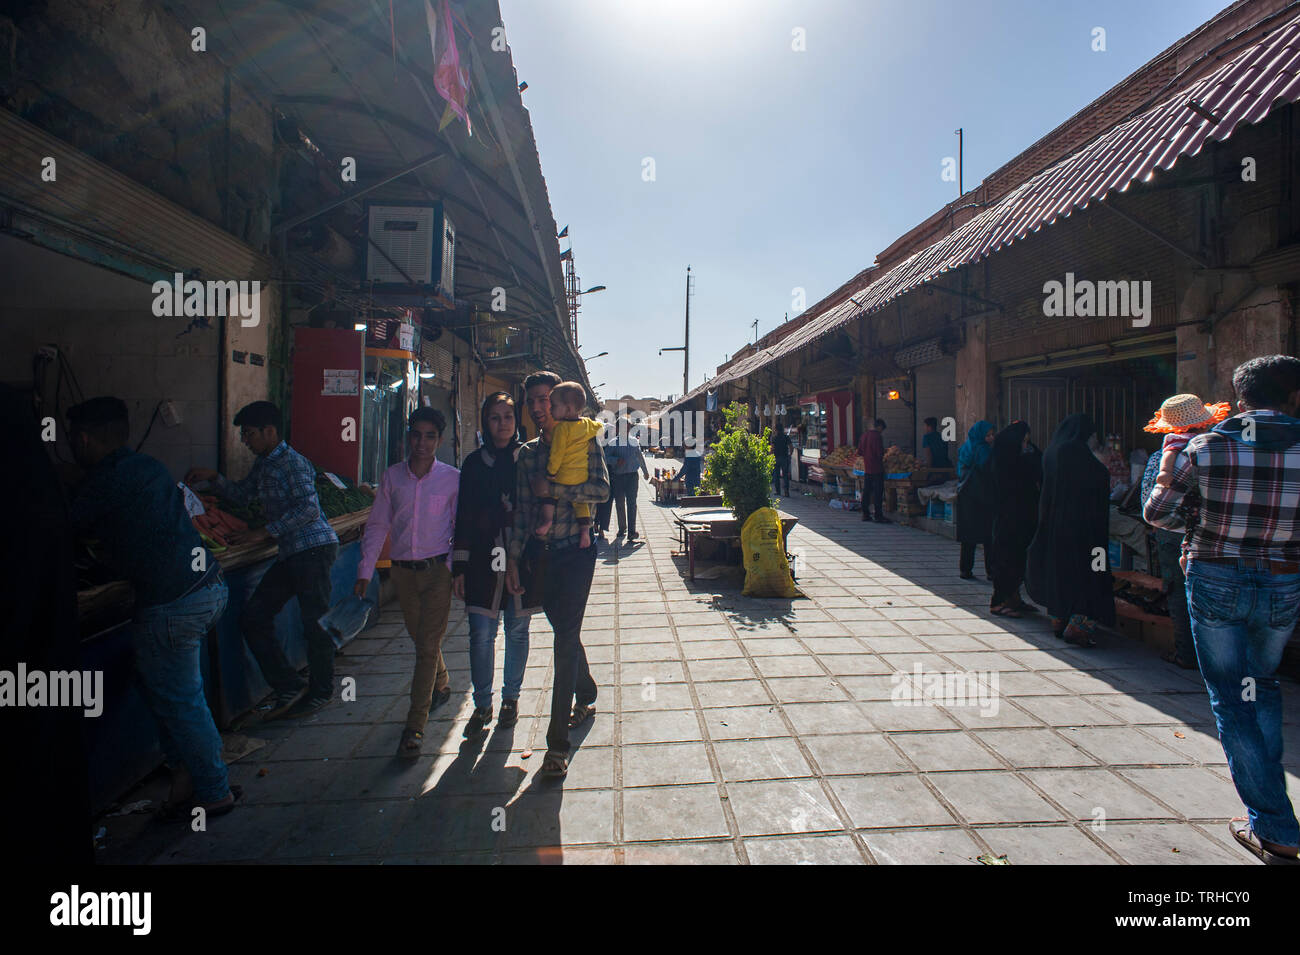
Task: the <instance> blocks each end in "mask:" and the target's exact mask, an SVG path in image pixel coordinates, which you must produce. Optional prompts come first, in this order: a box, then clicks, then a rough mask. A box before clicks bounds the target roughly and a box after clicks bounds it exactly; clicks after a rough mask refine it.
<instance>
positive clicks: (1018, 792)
mask: <svg viewBox="0 0 1300 955" xmlns="http://www.w3.org/2000/svg"><path fill="white" fill-rule="evenodd" d="M930 781H931V782H932V783H934V785H935V786H936V787H938V789H939V791H940V792H941V793H943V796H944V798H945V799H947V800H948V802H950V803H952V805H953V808H955V809H956V810H957V811H958V812H959V813H961V815H962V817H963V818H964V819H965V820H966V821H967V822H969V823H971V824H979V823H989V822H1054V821H1056V820H1059V819H1062V818H1063V817H1062V815H1061V814H1060V813H1059V812H1057V811H1056V810H1055V809H1053V808H1052V806H1051V805H1050V804H1049V803H1048V802H1047V801H1046V800H1045V799H1043V797H1042V796H1040V795H1038V794H1037V793H1036V792H1034V791H1033V790H1032V789H1030V788H1029V786H1028V785H1026V784H1025V783H1023V782H1021V781H1020V780H1019V779H1017V778H1016V777H1015V776H1012V775H1010V774H1009V773H998V772H975V773H932V774H931V775H930Z"/></svg>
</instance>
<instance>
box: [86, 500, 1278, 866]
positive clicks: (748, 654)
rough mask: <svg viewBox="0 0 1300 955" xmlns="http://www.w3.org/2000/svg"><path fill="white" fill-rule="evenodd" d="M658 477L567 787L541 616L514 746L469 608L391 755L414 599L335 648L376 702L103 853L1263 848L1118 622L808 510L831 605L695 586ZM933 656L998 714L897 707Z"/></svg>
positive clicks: (815, 508)
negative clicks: (436, 699) (1001, 589)
mask: <svg viewBox="0 0 1300 955" xmlns="http://www.w3.org/2000/svg"><path fill="white" fill-rule="evenodd" d="M647 490H648V487H647V486H646V485H644V484H643V485H642V502H641V508H640V514H639V517H640V518H641V523H642V525H643V535H644V537H645V539H646V541H647V543H646V544H644V545H638V546H634V547H631V548H628V547H626V546H623V547H621V548H619V549H617V550H615V549H614V548H612V547H611V548H608V549H607V550H605V551H604V552H602V554H601V556H600V560H599V563H598V568H597V572H596V581H595V585H594V587H593V592H592V595H591V600H590V602H589V604H588V610H587V620H586V626H585V627H584V631H583V635H584V643H585V644H586V646H587V652H588V656H589V658H590V660H591V663H592V669H593V673H594V675H595V677H596V680H597V682H598V683H599V684H600V687H601V696H600V700H599V702H598V707H599V712H598V714H597V716H596V719H595V720H594V722H593V723H591V724H589V725H588V727H586V728H585V730H583V731H580V732H579V734H578V735H577V737H576V739H577V740H580V747H579V748H578V749H577V750H576V752H575V754H574V758H573V761H572V765H571V769H570V772H569V775H568V778H567V779H565V780H564V781H563V782H562V783H555V782H548V781H544V780H539V779H537V778H536V771H537V769H538V767H539V765H540V763H541V757H542V754H543V752H544V750H545V738H544V737H545V718H544V714H545V713H546V711H547V708H548V705H549V695H548V693H547V692H546V687H548V686H549V679H550V656H551V654H550V636H551V634H550V629H549V626H548V625H547V623H546V620H545V618H544V617H543V616H540V615H539V616H538V618H537V619H536V620H535V622H534V627H533V650H532V655H531V657H530V665H529V669H528V672H527V676H526V679H525V683H524V687H525V689H524V693H523V696H522V698H521V701H520V706H521V710H520V712H521V718H520V721H519V724H518V726H517V727H515V729H514V730H513V731H504V732H500V731H498V732H491V733H490V734H489V735H487V736H486V737H485V738H483V740H481V741H480V742H479V743H478V744H466V743H465V742H464V741H463V740H462V737H461V730H462V729H463V727H464V725H465V721H466V719H467V718H468V716H469V714H470V712H471V710H472V708H473V705H472V703H471V701H470V698H469V692H468V691H469V671H468V666H469V661H468V653H467V648H466V639H467V637H466V634H467V626H466V623H465V620H464V613H463V610H461V609H459V608H458V609H457V611H455V612H454V615H453V621H454V622H453V625H452V628H451V630H450V633H449V637H448V640H447V649H446V659H447V665H448V667H449V668H450V669H451V674H452V681H453V688H454V691H455V692H454V694H453V697H452V702H451V703H450V704H449V705H448V706H446V707H444V708H443V710H442V711H441V712H438V713H436V714H435V718H434V719H433V720H431V721H430V724H429V727H428V731H427V732H426V742H425V749H426V753H427V755H425V756H424V757H423V758H421V759H420V760H419V761H418V762H417V763H414V764H398V763H397V762H396V761H395V760H394V759H393V758H392V752H393V750H394V748H395V746H396V742H397V737H398V735H399V733H400V731H401V721H402V719H403V717H404V715H405V710H406V695H405V691H406V689H407V688H408V686H409V679H410V670H411V666H412V662H413V659H414V656H413V652H412V649H411V644H410V640H409V638H408V637H407V636H406V635H405V631H404V629H403V627H402V624H401V618H400V615H399V614H398V613H397V611H396V606H395V605H393V606H391V607H389V608H387V609H386V610H385V612H384V614H383V617H382V622H381V623H380V625H379V626H377V627H376V628H374V629H372V630H370V631H368V632H367V633H366V634H365V635H364V636H363V637H362V638H360V639H358V640H357V641H355V642H354V643H353V644H351V645H350V646H349V647H348V648H347V650H346V651H345V655H344V656H343V657H342V658H340V659H339V661H338V668H337V673H338V675H339V676H340V677H346V676H352V677H355V679H356V686H357V702H355V703H342V702H336V703H334V704H332V705H331V706H329V707H328V708H327V709H325V710H323V711H321V712H320V713H318V714H316V715H315V716H314V717H313V718H310V719H308V720H305V721H302V722H301V723H298V724H295V723H293V722H280V723H272V724H269V725H267V726H265V727H257V728H256V729H253V730H251V731H247V732H251V734H252V735H255V736H261V737H264V738H265V739H266V740H268V745H267V746H266V747H265V748H263V749H261V750H259V751H257V752H255V753H253V754H251V755H250V756H248V757H246V758H245V759H243V760H241V761H240V762H238V763H236V764H234V765H233V766H232V770H231V777H232V782H237V783H240V784H242V785H243V786H244V789H245V793H246V797H245V805H243V806H242V807H241V808H240V809H239V810H238V811H236V812H235V813H233V814H232V815H230V816H228V817H225V818H222V819H215V820H212V821H211V822H210V823H209V827H208V831H207V832H206V833H193V832H190V831H189V830H188V829H187V828H185V827H180V828H165V827H161V826H158V825H150V824H148V823H147V822H146V818H147V817H144V816H125V817H116V818H111V819H108V820H105V821H104V824H105V825H106V826H107V827H108V830H109V838H108V840H107V846H106V848H105V849H103V850H101V852H100V855H99V859H100V861H102V862H144V861H152V862H158V863H167V862H228V861H249V862H252V861H263V862H271V861H274V862H330V861H339V862H343V861H347V862H385V863H390V864H391V863H425V862H563V863H566V864H573V863H727V864H734V863H745V862H748V863H791V862H817V863H857V862H877V863H950V864H959V865H970V864H976V861H975V860H976V858H977V857H978V856H980V855H981V854H983V853H992V854H994V855H1003V854H1005V855H1006V856H1007V858H1008V860H1009V861H1010V862H1011V863H1012V864H1034V863H1100V864H1107V863H1169V864H1196V863H1230V864H1232V863H1247V864H1249V863H1252V862H1253V861H1254V860H1253V859H1252V857H1250V856H1249V855H1247V854H1246V853H1245V852H1244V851H1241V850H1239V849H1238V848H1237V847H1236V846H1235V845H1234V844H1233V843H1232V840H1231V837H1230V836H1228V834H1227V832H1226V829H1225V825H1224V823H1225V820H1226V819H1227V818H1228V817H1230V816H1233V815H1237V814H1239V813H1240V812H1241V806H1240V803H1239V801H1238V800H1237V797H1236V794H1235V792H1234V791H1233V788H1232V784H1231V782H1230V779H1229V776H1228V772H1227V766H1226V764H1225V761H1224V757H1223V751H1222V749H1221V748H1220V747H1219V744H1218V741H1217V739H1216V738H1215V734H1214V727H1213V723H1212V721H1211V718H1210V712H1209V707H1208V704H1207V702H1206V697H1205V691H1204V689H1203V687H1202V686H1201V684H1200V683H1199V681H1198V680H1197V679H1196V677H1195V675H1194V674H1192V675H1189V674H1187V673H1185V672H1184V671H1181V670H1178V669H1176V668H1174V667H1173V666H1171V665H1169V664H1166V663H1163V662H1162V661H1161V660H1160V659H1159V658H1158V657H1157V656H1156V655H1155V654H1154V653H1153V652H1152V651H1150V650H1149V649H1147V648H1144V647H1142V646H1139V645H1135V644H1133V643H1131V642H1129V641H1128V640H1126V639H1125V638H1123V637H1120V636H1117V635H1112V636H1109V637H1104V638H1103V640H1102V642H1101V645H1100V646H1098V647H1096V648H1093V649H1089V650H1079V649H1074V648H1070V649H1065V648H1064V645H1063V644H1061V643H1060V641H1058V640H1056V639H1055V638H1054V637H1053V635H1052V634H1051V632H1050V630H1049V629H1048V627H1047V623H1046V621H1045V619H1044V618H1043V617H1042V616H1039V615H1035V616H1031V617H1027V618H1025V619H1024V620H1008V619H1005V618H991V617H990V616H989V614H988V613H987V605H988V598H989V592H990V591H989V586H988V585H987V584H985V583H983V582H966V581H962V580H960V579H958V577H957V575H956V573H955V570H956V560H957V548H956V545H955V544H953V543H952V542H950V541H947V540H944V539H941V538H938V537H935V536H932V535H929V534H926V533H924V532H922V531H919V530H913V529H909V528H903V527H886V526H878V525H874V524H863V523H862V522H861V521H860V520H859V519H858V515H857V514H855V513H850V512H843V511H836V510H831V509H829V508H828V507H826V505H825V504H824V503H820V502H817V501H815V500H813V499H811V498H793V499H787V500H786V501H783V502H782V507H784V508H785V509H787V510H789V511H791V512H792V513H794V514H795V515H797V516H798V517H799V519H800V524H799V526H798V528H797V529H796V530H795V532H794V533H793V534H792V536H791V540H790V547H791V549H792V550H795V551H797V552H798V553H800V555H801V570H800V581H799V583H800V587H801V588H802V590H803V591H804V592H805V593H806V595H807V598H808V599H797V600H793V601H785V600H752V599H746V598H742V597H740V596H739V593H740V587H739V583H738V582H737V581H733V580H727V581H714V582H710V581H704V580H700V581H697V582H696V583H695V584H688V583H687V582H686V581H685V580H684V578H683V573H682V571H683V564H682V562H681V561H680V560H676V559H674V558H672V557H671V556H670V552H671V550H672V548H673V546H674V545H673V540H672V534H671V531H670V526H669V519H668V513H667V510H666V509H660V508H658V507H656V506H655V505H653V504H651V503H649V501H648V500H647V499H646V496H645V492H646V491H647ZM497 652H498V662H497V667H498V670H497V673H498V677H497V689H498V690H499V686H500V682H499V681H500V665H501V662H500V655H501V652H502V650H501V642H500V641H498V650H497ZM918 664H919V665H920V666H921V668H922V671H923V672H927V673H928V672H942V671H949V672H951V671H978V672H981V673H991V672H996V673H997V678H998V689H999V691H1000V693H999V698H998V701H997V702H998V705H997V707H996V712H995V713H993V712H989V710H990V709H992V708H991V707H985V708H982V709H981V708H979V707H974V706H958V705H953V706H938V705H932V704H928V705H919V706H899V705H895V703H894V702H891V694H892V692H893V690H894V688H895V686H896V681H895V680H894V679H893V677H892V675H893V674H895V673H897V672H900V671H901V672H904V673H908V674H911V673H914V671H915V667H916V665H918ZM1284 692H1285V693H1286V697H1287V702H1286V706H1287V712H1288V713H1289V714H1290V717H1289V722H1288V724H1287V726H1286V737H1287V751H1288V753H1289V754H1291V755H1290V757H1289V760H1288V769H1289V770H1290V773H1289V782H1290V786H1291V790H1292V792H1293V793H1300V787H1298V786H1297V784H1296V777H1295V770H1296V767H1297V765H1298V763H1297V761H1296V758H1295V754H1296V753H1298V752H1300V728H1297V725H1296V723H1295V714H1296V713H1297V704H1300V699H1297V696H1298V695H1300V694H1297V692H1296V688H1295V685H1294V684H1293V683H1291V682H1290V681H1286V680H1284ZM529 748H533V750H534V752H533V753H532V755H531V756H530V757H529V758H524V757H523V755H522V754H523V752H524V751H526V750H527V749H529ZM158 786H159V784H158V783H154V784H153V789H152V790H151V791H148V792H145V793H143V794H134V795H132V796H131V798H132V799H139V798H148V797H149V796H150V795H152V796H153V797H154V798H158V796H159V793H158V792H157V789H158Z"/></svg>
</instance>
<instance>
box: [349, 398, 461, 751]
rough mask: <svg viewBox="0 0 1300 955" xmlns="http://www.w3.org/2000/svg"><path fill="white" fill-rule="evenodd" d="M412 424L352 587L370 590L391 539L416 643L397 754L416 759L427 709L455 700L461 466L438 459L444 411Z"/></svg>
mask: <svg viewBox="0 0 1300 955" xmlns="http://www.w3.org/2000/svg"><path fill="white" fill-rule="evenodd" d="M408 427H409V432H408V437H409V439H410V448H411V456H410V457H409V458H408V459H407V460H405V461H403V462H401V463H400V464H394V465H393V466H392V467H390V468H389V469H388V470H386V471H385V472H384V474H383V477H381V478H380V479H379V490H378V491H377V492H376V493H375V503H374V506H373V507H371V509H370V519H369V520H368V521H366V531H365V534H364V535H363V536H362V538H361V563H360V564H358V566H357V583H356V587H355V588H354V591H355V593H356V594H357V595H358V596H364V595H365V593H366V589H367V588H368V587H369V586H370V578H371V577H372V576H373V575H374V572H375V561H377V560H378V559H379V552H380V551H381V550H382V549H383V546H384V541H385V540H386V539H388V540H391V544H390V547H389V556H390V559H391V560H392V562H393V583H394V584H395V585H396V587H397V602H398V603H399V604H401V606H402V616H403V618H405V620H406V630H407V632H408V633H409V634H410V635H411V639H412V640H414V641H415V674H414V676H413V677H412V678H411V707H410V709H409V710H407V713H406V728H405V729H404V730H403V731H402V740H401V742H400V743H399V744H398V746H397V755H398V756H400V757H404V758H412V759H413V758H415V757H416V756H419V755H420V746H421V743H422V741H423V739H424V725H425V723H427V722H428V719H429V711H430V709H436V708H437V707H439V706H441V705H442V704H443V703H445V702H447V700H448V699H450V698H451V687H450V686H449V685H448V677H447V666H446V664H444V663H443V661H442V638H443V635H444V634H445V633H446V631H447V617H448V615H449V614H450V612H451V544H452V537H453V536H454V531H455V526H456V496H457V494H458V493H459V491H460V471H458V470H457V469H456V468H454V467H452V466H451V465H450V464H444V463H443V462H441V461H439V460H437V459H436V458H435V457H434V455H435V454H436V453H437V451H438V445H439V443H440V442H441V441H442V434H443V431H444V430H445V429H446V421H445V420H444V419H443V416H442V413H441V412H439V411H437V410H435V409H433V408H417V409H416V410H415V411H413V412H412V413H411V419H410V422H409V425H408Z"/></svg>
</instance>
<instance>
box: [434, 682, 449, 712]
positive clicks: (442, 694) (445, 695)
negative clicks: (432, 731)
mask: <svg viewBox="0 0 1300 955" xmlns="http://www.w3.org/2000/svg"><path fill="white" fill-rule="evenodd" d="M450 699H451V687H449V686H448V687H444V688H443V689H441V690H434V691H433V700H432V701H431V702H430V704H429V712H430V713H432V712H433V711H434V710H436V709H437V708H438V707H440V706H442V704H444V703H446V702H447V701H448V700H450Z"/></svg>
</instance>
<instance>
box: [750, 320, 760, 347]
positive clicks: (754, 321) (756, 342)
mask: <svg viewBox="0 0 1300 955" xmlns="http://www.w3.org/2000/svg"><path fill="white" fill-rule="evenodd" d="M749 324H751V325H753V326H754V344H755V345H757V344H758V319H754V320H753V321H752V322H750V323H749Z"/></svg>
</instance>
